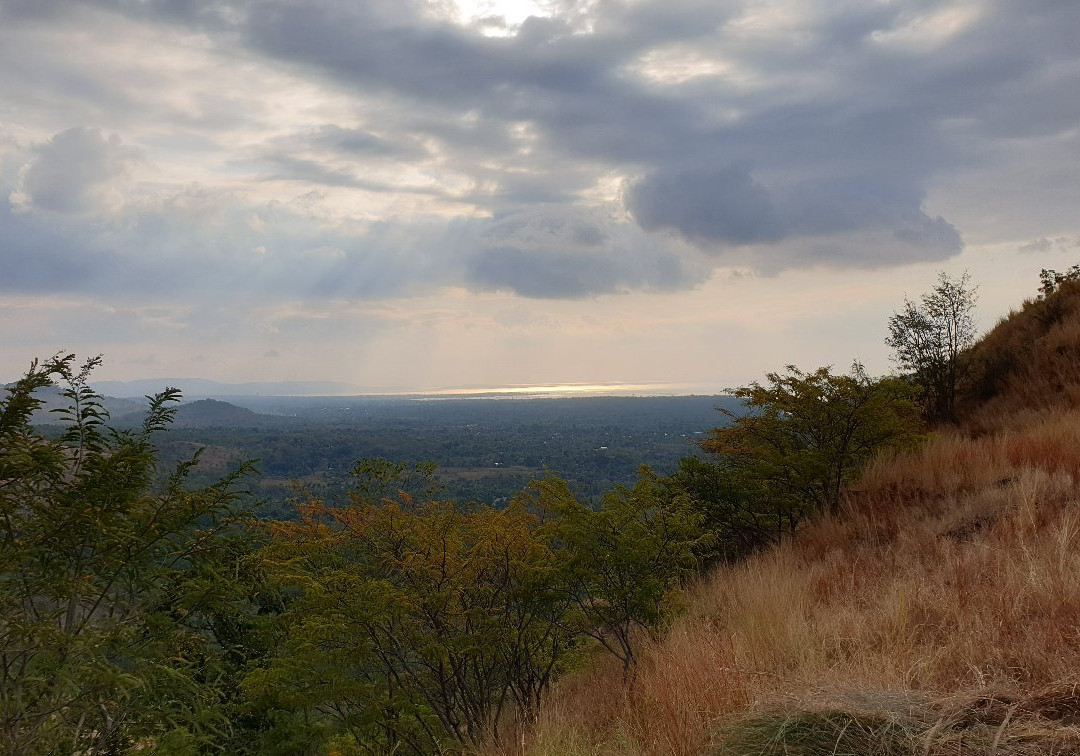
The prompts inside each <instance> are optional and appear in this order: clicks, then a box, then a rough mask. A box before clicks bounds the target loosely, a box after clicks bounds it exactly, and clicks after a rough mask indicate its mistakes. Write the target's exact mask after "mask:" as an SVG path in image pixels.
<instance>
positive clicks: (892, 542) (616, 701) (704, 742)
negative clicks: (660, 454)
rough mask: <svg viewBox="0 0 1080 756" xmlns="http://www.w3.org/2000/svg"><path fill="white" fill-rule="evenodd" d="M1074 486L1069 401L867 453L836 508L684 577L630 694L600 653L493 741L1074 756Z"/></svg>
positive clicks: (1078, 417)
mask: <svg viewBox="0 0 1080 756" xmlns="http://www.w3.org/2000/svg"><path fill="white" fill-rule="evenodd" d="M1078 481H1080V413H1078V412H1069V413H1067V414H1062V415H1049V414H1044V415H1043V416H1042V420H1041V421H1038V422H1036V421H1033V420H1031V419H1030V418H1029V419H1027V420H1025V422H1024V423H1023V427H1021V428H1019V429H1009V430H1003V431H1001V432H999V433H996V434H993V435H983V436H980V437H978V438H970V437H969V438H965V437H962V436H960V435H959V434H956V433H951V434H943V435H941V436H939V437H937V438H935V439H933V440H932V441H931V442H930V443H929V444H928V445H927V446H926V447H925V448H924V449H922V450H921V451H920V452H918V453H914V454H910V455H906V456H901V457H897V458H894V459H886V460H879V461H877V462H875V463H874V464H872V465H871V466H870V467H869V468H868V470H867V471H866V473H865V475H864V477H863V479H862V480H861V481H860V483H859V485H858V486H857V487H855V488H854V489H853V490H851V491H850V492H849V494H848V501H847V503H846V510H845V512H844V513H843V515H842V516H841V517H840V518H838V519H829V520H823V521H821V522H818V523H816V524H814V525H813V526H811V527H809V528H807V529H806V530H804V531H803V532H802V533H801V534H800V536H799V538H797V539H796V540H795V541H794V542H792V543H789V544H786V545H784V546H782V547H780V548H777V549H773V550H771V551H769V552H767V553H763V554H760V555H757V556H756V557H754V558H752V559H750V560H748V561H746V562H744V563H742V564H739V565H735V566H731V567H726V568H723V569H721V570H719V571H718V572H716V573H714V574H713V575H711V576H710V577H708V578H707V579H704V580H702V581H701V583H700V584H699V585H697V586H696V587H694V588H693V589H692V590H691V591H690V595H689V596H688V605H689V606H690V607H691V611H690V612H689V613H688V614H686V615H685V616H684V617H682V618H680V620H678V621H677V622H676V623H675V625H674V626H673V627H672V628H671V629H670V631H669V632H668V633H667V634H666V635H665V637H664V638H663V639H662V640H661V641H660V642H658V643H656V644H654V645H651V646H649V647H648V648H646V649H645V650H644V652H643V653H642V655H641V656H642V660H641V664H640V669H639V672H638V676H637V680H636V683H635V685H634V686H633V687H632V689H627V688H626V687H625V686H624V685H623V684H622V680H621V673H620V670H619V669H618V668H617V667H616V666H615V665H611V664H608V663H606V662H605V661H600V662H598V663H596V664H594V665H592V666H591V667H590V668H589V669H587V670H585V671H584V672H582V673H581V674H579V675H577V676H575V677H572V678H571V679H568V680H566V681H564V682H562V683H561V684H560V685H559V686H558V688H557V689H556V690H555V691H554V692H553V694H552V695H551V696H550V701H551V703H550V705H549V706H548V707H547V708H546V709H545V711H544V712H543V714H542V716H541V720H540V722H539V724H538V725H537V727H536V728H535V729H534V731H533V732H531V733H530V734H529V735H528V737H527V739H526V743H525V745H524V749H523V748H522V744H521V743H516V744H515V745H514V746H513V747H507V749H506V751H507V752H517V753H521V752H522V750H524V751H525V752H527V753H533V754H570V753H576V754H616V753H618V754H658V755H659V754H664V755H667V754H701V753H708V752H716V753H722V754H733V753H761V754H769V753H791V754H796V753H806V754H812V753H819V752H820V753H832V752H833V751H830V750H828V749H825V750H820V749H819V750H815V749H816V748H819V746H820V744H821V743H824V742H826V741H828V739H829V736H828V734H829V733H830V732H832V733H833V735H837V736H838V737H840V740H839V741H837V742H839V744H840V745H841V746H844V747H845V748H848V750H847V751H845V750H843V749H842V748H839V746H838V750H836V751H835V752H836V753H846V752H849V751H850V752H852V753H860V752H865V753H878V752H880V753H894V752H896V753H899V752H906V753H926V754H936V753H952V754H955V753H960V754H975V753H992V752H997V753H1000V754H1003V755H1004V754H1026V753H1080V745H1078V743H1080V740H1078V736H1080V730H1077V729H1076V728H1075V727H1074V726H1073V724H1074V722H1077V721H1080V697H1078V696H1077V695H1076V694H1075V691H1074V690H1073V687H1072V682H1071V681H1073V680H1075V679H1076V675H1077V674H1078V673H1080V670H1078V668H1077V662H1078V661H1080V548H1078V547H1080V508H1078V507H1077V504H1078V498H1080V490H1078V485H1077V482H1078ZM1054 691H1057V693H1055V692H1054ZM1063 691H1064V692H1063ZM1038 696H1042V697H1043V699H1045V700H1043V699H1039V700H1043V703H1042V704H1039V705H1035V704H1032V703H1030V702H1031V701H1034V700H1036V699H1037V698H1038ZM1025 701H1026V702H1028V703H1026V704H1025V703H1024V702H1025ZM1074 703H1075V705H1074ZM1055 707H1056V708H1055ZM845 717H848V718H851V717H854V719H850V721H849V719H845ZM845 722H846V723H847V725H848V727H847V729H844V730H843V733H842V735H838V733H839V730H838V729H837V728H843V727H844V723H845ZM785 723H786V724H785ZM815 727H819V728H820V729H821V731H820V732H817V731H816V730H815V729H814V728H815ZM852 728H854V729H852ZM875 733H879V734H880V733H884V734H881V738H882V740H881V742H880V743H877V744H876V745H873V748H871V746H870V745H866V743H868V742H870V741H872V740H873V738H874V737H877V736H876V735H875ZM740 738H741V739H740ZM755 738H756V739H755ZM763 738H764V739H763ZM770 738H771V739H770ZM814 738H817V740H815V739H814ZM853 738H854V740H852V739H853ZM867 738H869V739H870V740H866V739H867ZM800 739H801V740H800ZM845 739H846V740H845ZM789 740H790V741H791V742H788V741H789ZM803 740H805V742H803ZM849 741H850V742H849ZM875 742H876V741H875ZM725 743H727V745H724V744H725ZM740 743H741V744H743V745H739V744H740ZM747 743H758V745H757V746H749V745H746V744H747ZM769 743H771V744H772V745H769ZM800 743H801V745H800ZM815 743H817V745H814V744H815ZM844 743H848V745H844ZM859 743H863V745H859ZM898 743H902V744H903V745H902V746H900V745H897V744H898ZM995 743H996V745H995ZM808 744H809V745H808ZM820 747H821V748H824V746H820ZM732 748H742V749H743V750H741V751H739V750H731V749H732ZM799 748H802V749H803V750H799ZM859 748H864V749H869V750H863V751H859ZM896 748H900V749H901V750H899V751H897V750H895V749H896ZM748 749H749V750H748ZM770 749H771V750H770ZM778 749H779V750H778ZM852 749H854V750H852ZM874 749H877V750H874ZM890 749H894V750H890ZM904 749H907V750H904ZM994 749H996V751H995V750H994ZM1040 749H1041V750H1040Z"/></svg>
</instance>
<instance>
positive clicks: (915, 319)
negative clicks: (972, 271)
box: [885, 273, 978, 421]
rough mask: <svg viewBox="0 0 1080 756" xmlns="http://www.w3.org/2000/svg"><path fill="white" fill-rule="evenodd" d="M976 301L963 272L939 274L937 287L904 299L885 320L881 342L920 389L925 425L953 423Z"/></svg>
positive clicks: (969, 344)
mask: <svg viewBox="0 0 1080 756" xmlns="http://www.w3.org/2000/svg"><path fill="white" fill-rule="evenodd" d="M977 299H978V292H977V289H976V288H975V287H972V286H970V285H969V276H968V274H967V273H964V275H962V276H960V278H950V277H949V276H948V275H947V274H945V273H940V274H939V275H938V283H937V285H936V286H935V287H934V288H933V289H932V290H931V291H930V292H928V293H926V294H924V295H923V296H922V299H921V301H920V302H919V303H916V302H913V301H911V300H910V299H906V298H905V299H904V306H903V308H902V309H901V310H900V311H899V312H896V313H893V315H892V317H891V318H889V336H888V338H886V339H885V343H886V344H888V345H889V346H890V347H892V348H893V350H894V352H895V354H894V359H895V360H896V362H897V363H899V365H900V366H901V367H902V368H903V369H904V370H907V371H909V372H910V373H911V375H912V376H913V377H914V380H915V383H916V384H917V385H918V386H919V387H920V388H921V389H922V391H923V401H924V403H925V408H926V414H927V417H928V418H929V419H931V420H943V421H949V420H952V419H953V418H954V412H955V404H956V392H957V387H958V385H959V383H960V380H961V379H962V378H963V376H964V372H965V368H966V366H965V363H964V354H963V353H964V350H965V349H967V348H968V347H970V346H971V345H972V344H973V343H974V341H975V321H974V320H973V318H972V311H973V310H974V309H975V302H976V300H977Z"/></svg>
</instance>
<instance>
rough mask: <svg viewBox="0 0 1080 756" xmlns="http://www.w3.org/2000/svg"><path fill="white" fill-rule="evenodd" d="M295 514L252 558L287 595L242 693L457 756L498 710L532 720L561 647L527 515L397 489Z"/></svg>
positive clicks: (363, 745)
mask: <svg viewBox="0 0 1080 756" xmlns="http://www.w3.org/2000/svg"><path fill="white" fill-rule="evenodd" d="M302 514H303V517H302V519H301V521H300V522H299V523H284V522H282V523H276V524H274V525H273V531H274V540H273V543H272V545H271V546H270V547H269V548H268V549H267V551H266V554H265V560H266V569H267V570H268V572H269V573H270V574H271V575H272V576H273V577H274V578H275V579H276V580H278V581H280V583H281V585H282V586H283V587H286V588H291V589H292V590H295V591H297V592H298V596H297V598H296V599H295V600H294V601H293V602H292V603H291V605H290V607H289V609H288V611H287V612H286V613H285V614H284V615H282V617H281V620H282V627H283V643H282V649H281V653H279V654H278V655H277V657H276V658H275V659H274V661H273V663H272V664H271V665H270V666H269V667H268V668H266V669H265V670H260V671H257V672H255V673H253V674H252V675H251V676H250V677H249V679H248V681H247V683H246V687H247V689H248V690H249V691H250V692H251V693H252V694H253V695H259V696H264V697H267V698H269V699H272V700H274V701H275V702H276V703H277V705H280V706H285V707H291V708H293V709H297V710H301V711H303V710H309V711H314V712H318V713H319V714H321V715H322V716H324V717H327V718H330V719H331V720H333V721H335V722H336V723H337V726H338V727H339V728H340V729H342V730H343V731H344V732H347V733H348V734H349V735H350V736H351V737H352V738H353V739H354V742H355V745H356V746H357V747H358V748H360V749H361V750H364V751H371V752H376V751H377V752H382V751H396V752H410V753H431V752H441V751H445V750H457V749H459V748H461V747H464V746H466V745H469V746H474V745H477V744H479V743H481V742H483V741H484V740H486V739H488V738H489V737H493V736H495V735H496V734H497V728H498V726H499V723H500V720H501V718H502V716H503V713H504V711H506V710H508V709H511V708H512V709H514V710H516V713H517V715H518V716H519V717H522V718H525V719H529V718H531V717H532V716H533V715H535V713H536V711H537V710H538V707H539V705H540V701H541V698H542V695H543V692H544V690H545V689H546V688H547V686H548V684H549V683H550V681H551V680H552V678H553V675H554V673H555V672H556V671H557V670H558V668H559V667H560V665H561V664H562V663H563V662H564V660H565V658H566V657H567V654H568V652H569V651H570V650H571V648H572V646H573V638H572V637H571V636H570V635H569V634H568V633H567V632H566V631H565V630H564V629H563V628H562V626H561V624H560V621H559V620H560V619H561V617H562V615H563V613H564V606H565V603H566V602H565V600H564V599H562V598H561V597H560V596H559V595H558V594H557V593H556V592H555V591H554V590H553V589H552V586H553V585H554V584H555V583H556V580H555V578H554V573H555V572H556V562H555V554H554V553H553V552H552V551H551V549H549V548H548V547H547V545H546V544H545V543H544V542H543V541H542V540H540V539H539V538H537V537H536V532H537V527H538V525H539V520H538V518H537V517H536V516H535V515H533V514H530V513H528V512H527V511H525V509H524V508H523V507H521V506H518V505H512V506H510V507H508V508H506V509H504V510H501V511H499V510H495V509H492V508H487V507H484V508H479V509H477V510H476V511H473V512H469V513H465V512H462V511H460V510H459V509H458V508H457V507H455V506H454V504H453V502H446V501H434V500H429V501H425V502H416V501H415V500H413V499H412V497H410V496H409V495H408V494H405V493H400V494H399V495H398V496H397V497H396V498H394V499H383V500H382V501H377V500H372V499H370V498H368V497H365V496H361V495H357V496H355V497H354V500H353V502H352V503H351V505H349V506H347V507H344V508H337V509H334V508H328V507H326V506H325V505H323V504H322V503H321V502H311V503H309V504H308V505H306V506H305V507H304V508H303V512H302Z"/></svg>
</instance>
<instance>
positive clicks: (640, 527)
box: [523, 468, 708, 675]
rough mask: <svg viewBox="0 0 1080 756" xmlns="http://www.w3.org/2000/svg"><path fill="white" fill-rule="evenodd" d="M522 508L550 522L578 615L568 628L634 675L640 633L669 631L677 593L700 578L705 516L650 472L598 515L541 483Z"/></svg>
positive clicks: (551, 482) (557, 483)
mask: <svg viewBox="0 0 1080 756" xmlns="http://www.w3.org/2000/svg"><path fill="white" fill-rule="evenodd" d="M523 500H524V501H527V502H528V504H529V506H530V507H532V508H535V509H536V510H538V511H540V512H542V513H543V515H544V517H545V518H547V523H546V534H547V537H548V538H549V539H551V542H552V544H553V547H554V548H555V549H556V550H557V554H558V561H559V565H560V571H561V575H560V576H559V578H560V585H559V587H558V590H560V591H562V592H564V593H565V595H566V596H567V598H568V599H569V600H570V602H571V604H572V606H573V607H574V608H575V612H574V613H573V614H571V615H568V616H567V618H566V620H565V621H566V622H568V623H572V627H573V628H574V629H575V630H576V631H578V632H581V633H584V634H585V635H587V636H589V637H591V638H593V639H594V640H595V641H597V642H598V643H600V644H601V645H602V646H603V647H604V648H605V649H607V650H608V651H610V652H611V653H612V654H614V655H615V656H616V657H617V658H618V659H619V660H620V661H621V662H622V663H623V671H624V674H627V675H629V674H631V673H632V672H633V667H634V664H635V655H634V635H635V633H637V632H640V631H646V632H650V631H652V630H654V629H655V628H657V627H659V626H661V625H662V624H663V622H664V621H665V620H666V619H667V617H668V616H669V615H670V614H671V611H672V609H673V604H672V595H673V594H672V590H673V589H674V588H676V587H677V586H678V585H679V584H680V583H681V582H682V581H683V580H684V579H685V578H687V577H688V576H690V575H692V574H694V572H695V571H696V568H697V566H698V564H697V560H696V557H695V550H696V549H697V548H699V547H701V546H702V545H703V544H704V542H706V541H707V540H708V539H707V535H706V534H705V532H704V531H703V530H702V527H701V526H702V518H701V516H700V514H699V513H698V512H697V511H696V510H695V509H694V508H693V507H692V506H691V504H690V501H689V500H688V498H687V497H686V496H685V495H683V494H681V493H675V494H674V495H672V491H670V489H669V488H668V487H667V486H666V484H665V482H664V481H663V479H661V478H660V477H659V476H657V475H655V474H654V473H652V472H651V471H650V470H648V468H642V470H641V471H640V479H639V481H638V482H637V484H636V485H634V487H633V488H625V487H622V486H619V487H617V488H615V489H613V490H611V491H609V492H608V493H607V494H606V495H605V496H604V499H603V503H602V506H601V507H600V508H599V509H592V508H591V507H588V506H585V505H584V504H582V503H581V502H580V501H578V500H577V499H576V498H575V497H574V496H573V494H571V492H570V490H569V487H568V486H567V485H566V483H565V481H562V480H560V479H558V478H547V479H545V480H541V481H537V482H536V483H534V484H533V485H532V486H531V488H530V490H529V491H528V492H527V493H526V494H525V496H524V497H523Z"/></svg>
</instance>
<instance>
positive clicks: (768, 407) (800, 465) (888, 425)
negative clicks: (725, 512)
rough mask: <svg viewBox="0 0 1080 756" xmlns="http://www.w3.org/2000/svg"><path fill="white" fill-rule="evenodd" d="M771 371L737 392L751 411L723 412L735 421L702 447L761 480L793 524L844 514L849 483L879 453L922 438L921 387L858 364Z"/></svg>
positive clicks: (781, 517) (780, 514)
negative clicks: (917, 399) (877, 375)
mask: <svg viewBox="0 0 1080 756" xmlns="http://www.w3.org/2000/svg"><path fill="white" fill-rule="evenodd" d="M766 377H767V380H768V383H767V384H766V385H762V384H759V383H757V382H754V383H751V384H750V385H748V386H744V387H742V388H738V389H735V390H734V395H735V396H736V397H738V398H740V399H742V400H743V401H744V402H745V403H746V409H747V410H748V411H747V413H746V414H744V415H741V416H737V415H735V414H734V413H732V412H730V411H728V410H721V412H723V413H724V414H726V415H727V416H728V417H730V418H731V420H732V423H731V425H729V426H727V427H723V428H715V429H713V430H712V431H711V433H710V435H709V437H708V438H707V439H706V440H705V441H703V442H702V444H701V446H702V448H704V449H705V450H706V451H709V452H712V453H713V454H716V455H718V456H719V457H720V458H721V459H722V460H723V461H724V462H725V463H726V464H727V465H730V466H731V468H733V469H735V470H737V471H738V473H739V474H740V475H741V476H743V478H744V480H746V481H750V482H752V483H753V484H755V485H758V486H760V491H761V494H762V495H763V496H765V497H767V498H768V500H769V501H770V502H771V503H772V506H773V508H774V509H775V510H776V514H775V515H774V517H775V521H776V523H777V524H778V525H779V524H780V523H785V524H786V526H787V528H788V529H789V530H794V529H795V527H796V526H797V525H798V523H799V522H800V521H801V520H802V519H803V518H805V517H806V516H807V515H809V514H812V513H813V512H817V511H824V512H836V511H837V510H838V508H839V506H840V497H841V491H842V490H843V487H844V484H845V483H847V482H848V481H850V480H852V479H853V478H854V477H855V476H856V475H857V474H858V472H859V470H860V468H861V467H862V466H863V465H864V464H865V463H866V462H867V461H868V460H869V459H870V458H871V457H872V456H873V455H874V454H876V453H878V452H879V451H881V450H883V449H888V448H897V447H902V446H905V445H909V444H912V443H913V442H914V441H915V440H916V439H917V438H918V431H919V426H920V423H919V413H918V410H917V408H916V406H915V404H914V402H913V399H914V395H915V392H914V389H913V388H912V387H911V386H910V385H909V384H908V383H906V382H904V381H902V380H899V379H897V378H883V379H880V380H874V379H872V378H870V377H869V376H868V375H867V374H866V371H865V370H864V369H863V367H862V365H860V364H858V363H855V364H854V365H853V366H852V370H851V373H850V374H848V375H837V374H834V373H832V372H831V371H830V370H829V368H819V369H818V370H816V371H814V372H812V373H804V372H802V371H800V370H799V369H798V368H796V367H794V366H792V365H789V366H788V368H787V372H786V373H783V374H781V373H769V374H768V375H767V376H766Z"/></svg>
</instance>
